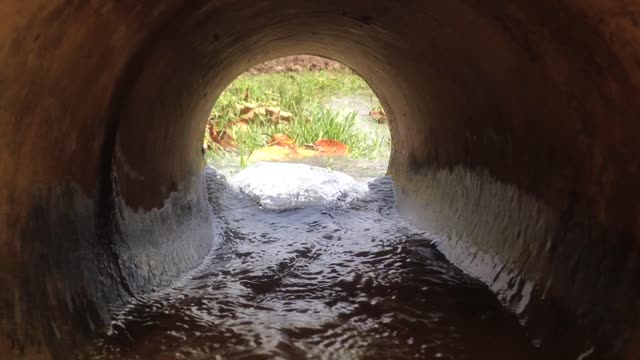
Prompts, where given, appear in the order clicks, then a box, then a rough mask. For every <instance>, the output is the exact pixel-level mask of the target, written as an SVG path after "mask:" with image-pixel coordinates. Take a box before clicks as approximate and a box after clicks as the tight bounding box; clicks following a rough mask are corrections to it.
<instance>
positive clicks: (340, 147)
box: [313, 139, 349, 155]
mask: <svg viewBox="0 0 640 360" xmlns="http://www.w3.org/2000/svg"><path fill="white" fill-rule="evenodd" d="M313 145H315V148H316V150H317V151H319V152H321V153H325V155H344V154H346V153H347V152H348V151H349V147H348V146H347V145H345V144H343V143H341V142H340V141H338V140H332V139H321V140H318V141H316V142H314V143H313Z"/></svg>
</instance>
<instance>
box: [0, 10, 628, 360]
mask: <svg viewBox="0 0 640 360" xmlns="http://www.w3.org/2000/svg"><path fill="white" fill-rule="evenodd" d="M639 19H640V1H638V0H609V1H596V0H547V1H529V0H516V1H509V2H498V1H478V0H452V1H417V0H415V1H413V0H407V1H402V2H391V1H382V0H381V1H374V0H349V1H346V0H340V1H338V0H308V1H304V2H303V1H293V0H270V1H266V0H263V1H255V0H235V1H227V0H217V1H204V0H202V1H200V0H197V1H188V2H187V1H178V0H162V1H157V0H156V1H143V0H140V1H129V2H126V1H121V2H113V1H100V0H96V1H78V2H73V3H72V2H68V1H62V0H50V1H44V0H23V1H15V0H14V1H9V2H7V3H6V4H4V6H3V7H2V9H1V10H0V84H2V85H1V86H0V144H1V149H2V150H1V151H0V174H2V176H1V177H0V285H1V286H2V289H3V290H2V291H1V292H0V322H1V324H0V354H9V358H12V357H18V356H23V357H26V358H48V357H60V356H61V355H60V354H62V353H63V349H68V348H69V346H77V345H78V344H80V343H81V342H82V341H85V340H87V339H88V338H90V337H91V336H92V334H94V333H99V332H100V331H101V329H103V327H104V324H105V322H106V321H108V319H109V316H110V313H111V312H112V310H113V307H117V306H118V304H121V303H122V301H123V300H124V299H126V298H127V297H130V296H132V295H136V294H142V293H144V292H148V291H150V290H152V289H154V288H157V287H160V286H164V285H166V284H169V283H170V282H171V281H172V280H173V279H175V278H176V277H177V276H178V275H179V274H181V273H184V272H185V271H187V270H188V269H190V268H192V267H193V266H195V265H196V264H197V263H198V261H199V260H200V259H201V258H202V257H203V256H204V255H205V254H206V253H207V251H208V250H209V249H210V247H211V244H210V240H209V237H208V236H207V234H208V231H209V230H210V226H211V222H210V220H211V217H210V214H209V212H208V211H209V210H208V208H207V205H206V200H205V197H204V196H203V191H204V190H203V188H202V182H201V179H200V178H199V172H200V166H199V164H200V158H199V151H200V145H201V141H202V129H203V125H204V121H205V120H206V118H207V116H206V115H207V112H208V111H209V108H210V106H211V104H212V103H213V102H214V100H215V99H216V97H217V95H218V94H219V93H220V92H221V90H222V89H223V88H224V87H225V86H226V85H227V84H228V83H229V82H230V81H231V80H232V79H233V78H234V77H235V76H236V75H238V74H239V73H240V72H241V71H243V70H245V69H247V68H248V67H249V66H251V65H253V64H256V63H259V62H262V61H264V60H267V59H270V58H274V57H277V56H284V55H289V54H299V53H310V54H317V55H322V56H326V57H329V58H333V59H336V60H338V61H341V62H343V63H345V64H347V65H348V66H350V67H352V68H353V69H354V70H355V71H357V72H358V73H360V74H361V75H362V76H363V77H364V78H365V79H366V80H367V81H368V82H369V83H370V84H371V86H372V88H373V89H374V90H375V91H376V92H377V93H378V95H379V97H380V98H381V100H382V101H383V103H384V104H385V106H386V108H387V109H388V114H389V116H390V119H391V128H392V136H393V154H392V159H391V164H390V168H389V171H390V173H391V174H392V175H393V177H394V179H395V180H396V182H397V184H398V190H399V191H398V192H399V193H400V194H402V195H404V196H405V197H406V198H407V200H406V201H405V202H404V205H405V207H406V208H407V209H408V210H409V211H408V214H409V215H410V216H412V217H413V218H415V220H416V221H417V222H418V224H420V225H422V226H424V227H425V228H426V229H427V230H429V231H431V232H433V233H434V236H437V237H438V238H439V239H441V240H440V241H441V242H440V247H441V249H442V250H443V252H445V254H446V255H447V256H448V257H449V258H450V259H452V261H454V262H455V263H456V264H458V265H459V266H461V267H462V268H463V269H465V270H467V271H469V272H470V273H472V274H474V275H475V276H478V277H479V278H481V279H483V280H485V281H486V282H487V283H488V284H490V285H491V286H492V288H493V289H494V290H495V291H496V292H497V294H498V295H499V297H500V298H501V299H502V300H503V301H504V302H505V304H507V305H508V306H512V307H513V309H514V311H516V312H517V313H518V314H519V315H520V316H521V319H522V322H523V323H525V324H526V326H527V327H528V329H529V333H530V335H531V338H532V340H533V341H536V342H538V343H540V344H542V346H555V347H556V348H557V349H558V351H560V352H561V353H566V354H567V355H568V357H567V358H577V356H578V355H579V354H589V353H590V351H591V352H593V354H595V355H593V356H600V357H613V356H615V357H619V358H624V359H632V358H636V356H637V353H638V352H639V351H640V332H639V328H638V326H639V324H640V319H639V316H640V315H639V314H640V306H639V295H640V290H638V288H639V287H638V284H639V281H640V239H639V238H638V235H639V232H640V201H639V200H640V196H639V190H638V186H637V184H638V183H640V164H639V160H640V147H639V146H638V139H639V138H640V122H638V118H637V117H638V114H639V113H640V96H639V94H640V91H638V90H639V86H640V20H639ZM569 355H570V356H569ZM3 358H6V356H5V357H3Z"/></svg>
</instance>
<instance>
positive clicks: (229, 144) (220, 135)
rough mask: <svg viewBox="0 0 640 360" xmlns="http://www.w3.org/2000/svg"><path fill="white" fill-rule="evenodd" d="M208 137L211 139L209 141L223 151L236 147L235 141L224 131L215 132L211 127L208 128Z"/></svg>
mask: <svg viewBox="0 0 640 360" xmlns="http://www.w3.org/2000/svg"><path fill="white" fill-rule="evenodd" d="M209 136H210V137H211V141H213V142H214V143H216V144H218V145H220V147H221V148H223V149H224V150H231V149H235V148H236V147H237V146H238V143H237V142H236V139H234V138H233V136H231V134H229V132H228V131H226V130H221V131H217V130H216V129H214V128H213V127H210V128H209Z"/></svg>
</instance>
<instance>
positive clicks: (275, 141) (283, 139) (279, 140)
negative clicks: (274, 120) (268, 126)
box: [269, 134, 296, 148]
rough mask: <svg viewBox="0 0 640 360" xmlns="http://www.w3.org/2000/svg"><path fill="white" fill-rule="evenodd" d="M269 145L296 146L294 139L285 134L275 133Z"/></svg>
mask: <svg viewBox="0 0 640 360" xmlns="http://www.w3.org/2000/svg"><path fill="white" fill-rule="evenodd" d="M269 146H282V147H288V148H295V147H296V145H295V144H294V140H293V139H292V138H290V137H289V136H287V135H285V134H273V135H271V141H269Z"/></svg>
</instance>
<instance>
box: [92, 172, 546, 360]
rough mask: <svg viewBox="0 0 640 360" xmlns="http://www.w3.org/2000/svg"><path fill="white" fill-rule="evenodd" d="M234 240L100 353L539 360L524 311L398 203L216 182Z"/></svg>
mask: <svg viewBox="0 0 640 360" xmlns="http://www.w3.org/2000/svg"><path fill="white" fill-rule="evenodd" d="M210 180H211V183H210V185H211V186H210V187H211V189H210V190H211V193H210V200H211V202H212V204H213V205H214V207H215V211H216V212H217V213H218V214H219V224H217V226H216V229H215V231H217V232H218V233H216V234H212V237H214V236H218V237H222V239H223V240H222V245H221V246H219V247H217V248H215V249H214V250H213V251H212V253H211V254H210V256H209V258H208V259H207V260H206V262H205V264H203V266H201V267H200V268H199V269H198V270H197V271H195V272H194V273H193V274H191V275H190V276H188V278H186V279H183V280H182V281H180V282H179V285H176V286H175V287H173V288H171V289H169V290H166V291H163V292H161V293H157V294H154V295H151V296H148V297H145V298H141V299H138V300H137V301H136V302H135V303H132V304H131V305H130V306H129V307H128V308H127V309H126V310H125V311H124V312H123V313H122V314H121V315H120V317H119V320H118V321H117V322H116V323H115V324H114V326H113V333H112V334H111V335H110V336H108V337H106V338H104V339H102V340H100V341H99V344H98V345H97V346H96V349H94V350H93V351H92V353H93V355H92V356H91V357H92V358H96V359H121V358H125V359H534V358H539V357H538V356H537V355H536V350H535V349H534V348H533V347H532V346H531V345H530V344H529V341H528V340H527V339H526V337H525V336H524V334H523V331H522V329H521V328H520V326H519V324H518V322H517V320H516V319H515V317H514V316H513V315H512V314H510V313H508V312H506V311H504V310H503V309H502V308H501V307H500V305H499V304H498V302H497V301H496V300H495V298H494V296H493V295H492V294H491V292H490V291H489V290H488V288H487V287H486V286H484V285H483V284H481V283H479V282H478V281H476V280H474V279H472V278H470V277H468V276H466V275H465V274H463V273H462V272H461V271H459V270H458V269H457V268H455V267H454V266H452V265H451V264H449V263H448V262H447V261H446V260H445V259H444V258H443V256H442V255H441V254H440V253H438V252H437V251H436V250H435V247H434V246H432V245H431V243H430V240H429V239H428V238H426V237H425V235H424V234H422V233H420V232H418V231H416V230H415V229H413V228H412V227H411V226H410V225H409V224H407V223H406V222H405V221H404V220H403V219H402V218H401V217H400V216H399V215H398V214H397V212H396V210H395V207H394V193H393V184H392V182H391V180H390V179H389V178H386V177H383V178H378V179H377V180H375V181H373V182H372V183H370V185H369V188H370V194H369V197H368V198H367V199H365V200H361V201H357V202H354V203H351V204H350V205H348V206H346V207H337V208H327V207H321V206H318V207H311V208H305V209H297V210H288V211H283V212H274V211H267V210H264V209H260V208H258V207H256V206H255V205H254V204H253V203H252V202H251V201H249V200H245V199H243V198H242V197H240V195H239V194H237V193H234V192H233V191H232V190H229V189H226V188H225V187H224V186H223V185H222V183H221V182H219V181H216V180H214V179H213V178H211V179H210Z"/></svg>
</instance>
